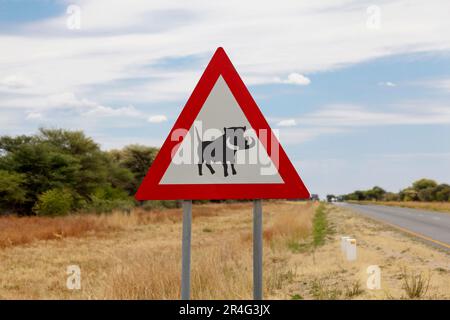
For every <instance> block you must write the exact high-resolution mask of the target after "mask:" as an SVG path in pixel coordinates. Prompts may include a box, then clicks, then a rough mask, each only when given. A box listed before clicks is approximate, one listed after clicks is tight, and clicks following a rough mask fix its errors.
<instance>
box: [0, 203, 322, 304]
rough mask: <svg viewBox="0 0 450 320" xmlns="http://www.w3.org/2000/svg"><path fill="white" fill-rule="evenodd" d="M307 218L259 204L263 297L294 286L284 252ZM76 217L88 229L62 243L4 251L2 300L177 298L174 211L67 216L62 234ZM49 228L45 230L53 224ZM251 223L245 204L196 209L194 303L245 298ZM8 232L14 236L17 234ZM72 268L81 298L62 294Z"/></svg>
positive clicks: (306, 206) (297, 209)
mask: <svg viewBox="0 0 450 320" xmlns="http://www.w3.org/2000/svg"><path fill="white" fill-rule="evenodd" d="M313 212H314V206H313V205H312V204H310V203H289V202H265V203H264V225H265V230H266V231H269V232H268V233H267V232H266V233H265V235H266V239H267V240H270V241H265V247H264V250H265V251H264V261H265V262H264V263H265V266H264V267H265V272H264V279H265V288H264V290H265V292H266V295H270V294H273V293H274V292H275V291H276V290H280V289H281V288H282V287H283V286H284V285H285V283H286V282H288V281H291V280H292V277H293V271H292V266H290V265H289V264H288V258H287V257H288V254H289V250H288V248H287V247H286V246H285V245H283V243H285V241H286V239H292V238H293V237H298V241H301V239H304V238H305V237H307V235H308V234H309V233H310V228H311V219H312V217H313ZM75 218H76V219H80V221H81V220H83V221H86V223H87V224H88V225H90V227H89V228H87V227H85V228H83V229H82V230H84V231H81V232H79V233H72V234H71V235H72V236H71V237H67V238H59V237H57V238H52V236H51V232H50V231H49V232H47V233H45V234H50V236H49V237H50V238H46V236H45V237H44V236H42V237H41V238H40V239H51V240H49V241H35V240H36V239H39V236H36V237H34V238H31V237H30V238H28V240H27V241H25V242H23V243H28V244H27V245H16V246H12V245H11V244H10V245H9V247H7V248H5V249H3V250H0V261H2V263H1V264H0V298H26V299H29V298H33V299H40V298H50V299H53V298H72V299H78V298H89V299H91V298H92V299H104V298H109V299H177V298H178V297H179V283H180V270H181V266H180V258H181V254H180V245H181V241H180V237H181V234H180V233H181V210H180V209H173V210H172V209H171V210H163V211H160V212H150V213H146V212H142V211H135V212H132V214H130V215H129V216H127V215H123V214H121V213H115V214H113V215H109V216H99V217H97V216H80V217H67V218H63V219H60V221H59V220H57V221H58V223H59V224H57V225H58V226H60V225H61V224H62V225H64V223H65V222H64V221H65V219H67V222H66V224H67V225H65V228H68V226H69V225H72V224H73V223H74V222H73V221H72V219H75ZM15 219H19V220H18V221H25V222H30V223H31V226H30V227H29V229H30V230H34V229H35V227H36V226H37V224H36V221H34V220H33V219H26V220H20V218H15ZM13 220H14V219H13ZM49 221H51V222H50V223H49V222H48V221H45V222H46V223H44V225H50V226H53V225H54V224H56V222H55V221H53V220H49ZM69 221H70V222H69ZM251 222H252V204H251V203H236V204H226V205H225V204H208V205H200V206H194V208H193V249H192V280H191V281H192V296H193V298H195V299H219V298H230V299H232V298H233V299H241V298H247V299H250V298H251V294H252V255H251V253H252V251H251V245H252V244H251V241H249V240H251V226H252V223H251ZM83 224H84V222H83ZM5 225H6V223H5ZM99 225H100V226H101V227H100V228H99V229H97V227H96V226H99ZM13 229H14V230H15V232H16V234H17V235H18V234H20V230H19V229H17V228H13ZM47 229H48V230H51V231H54V230H55V228H53V227H47ZM204 230H207V232H206V231H204ZM33 232H34V231H33ZM34 233H35V234H36V232H34ZM43 234H44V233H43ZM267 234H270V239H268V238H267ZM65 235H67V236H69V234H68V233H66V234H65ZM32 239H34V240H32ZM70 264H77V265H79V266H80V268H81V270H82V279H83V280H82V290H80V291H69V290H67V289H66V288H65V280H66V277H67V275H65V268H66V267H67V266H68V265H70Z"/></svg>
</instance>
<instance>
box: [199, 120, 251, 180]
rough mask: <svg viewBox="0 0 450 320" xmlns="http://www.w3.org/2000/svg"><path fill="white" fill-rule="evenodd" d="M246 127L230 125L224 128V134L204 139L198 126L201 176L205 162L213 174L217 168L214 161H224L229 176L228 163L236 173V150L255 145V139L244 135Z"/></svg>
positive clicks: (224, 173) (225, 173)
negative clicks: (213, 164) (213, 165)
mask: <svg viewBox="0 0 450 320" xmlns="http://www.w3.org/2000/svg"><path fill="white" fill-rule="evenodd" d="M245 130H246V127H245V126H244V127H229V128H223V131H224V134H223V135H221V136H220V137H218V138H217V139H214V140H211V141H202V139H201V137H200V135H199V133H198V131H197V128H196V129H195V132H196V133H197V139H198V148H197V155H198V159H199V163H198V174H199V175H200V176H201V175H203V173H202V167H203V163H205V165H206V167H207V168H208V169H209V171H210V172H211V174H214V173H215V170H214V169H213V167H212V166H211V164H212V163H217V162H219V163H222V165H223V175H224V176H225V177H227V176H228V163H229V164H230V165H231V171H232V173H233V175H235V174H236V173H237V172H236V169H235V167H234V165H235V163H236V151H238V150H245V149H250V148H252V147H254V146H255V144H256V141H255V139H253V138H251V137H248V138H245V137H244V132H245Z"/></svg>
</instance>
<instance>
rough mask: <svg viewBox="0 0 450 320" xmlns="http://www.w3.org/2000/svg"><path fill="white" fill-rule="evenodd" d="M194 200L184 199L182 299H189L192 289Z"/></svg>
mask: <svg viewBox="0 0 450 320" xmlns="http://www.w3.org/2000/svg"><path fill="white" fill-rule="evenodd" d="M191 227H192V201H191V200H183V239H182V246H181V247H182V248H181V249H182V260H181V300H189V298H190V289H191Z"/></svg>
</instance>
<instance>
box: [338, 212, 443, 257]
mask: <svg viewBox="0 0 450 320" xmlns="http://www.w3.org/2000/svg"><path fill="white" fill-rule="evenodd" d="M338 205H340V206H344V207H347V208H350V209H353V211H356V212H358V213H360V214H362V215H365V216H368V217H370V218H373V219H375V220H378V221H381V222H385V223H387V224H389V225H391V226H394V227H397V228H399V229H401V230H403V231H405V232H407V233H409V234H412V235H414V236H416V237H419V238H422V239H423V240H426V241H427V242H430V243H433V244H435V245H438V246H440V247H441V248H446V249H447V250H450V213H441V212H435V211H425V210H419V209H409V208H400V207H388V206H380V205H360V204H350V203H339V204H338Z"/></svg>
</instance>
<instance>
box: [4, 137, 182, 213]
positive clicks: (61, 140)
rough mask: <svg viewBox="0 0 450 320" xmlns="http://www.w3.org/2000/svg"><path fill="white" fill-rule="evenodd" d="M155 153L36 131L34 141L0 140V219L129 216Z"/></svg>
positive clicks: (149, 149)
mask: <svg viewBox="0 0 450 320" xmlns="http://www.w3.org/2000/svg"><path fill="white" fill-rule="evenodd" d="M157 153H158V149H157V148H153V147H147V146H141V145H128V146H126V147H124V148H122V149H120V150H111V151H102V150H101V149H100V146H99V145H98V144H97V143H95V142H94V140H93V139H92V138H90V137H87V136H86V135H85V134H84V133H83V132H82V131H69V130H63V129H44V128H41V129H39V131H38V132H37V133H36V134H34V135H21V136H14V137H12V136H1V137H0V213H1V214H7V213H15V214H21V215H63V214H67V213H69V212H75V211H82V212H92V211H93V212H108V211H111V210H113V209H123V210H129V209H130V208H131V207H133V206H135V205H137V204H138V203H137V202H136V201H135V200H134V198H133V195H134V193H135V192H136V190H137V188H138V186H139V184H140V183H141V181H142V179H143V178H144V176H145V174H146V173H147V170H148V168H149V166H150V165H151V164H152V162H153V160H154V159H155V156H156V154H157ZM139 205H144V206H164V207H171V206H176V203H175V202H174V201H161V202H148V203H144V204H142V203H140V204H139Z"/></svg>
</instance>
